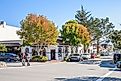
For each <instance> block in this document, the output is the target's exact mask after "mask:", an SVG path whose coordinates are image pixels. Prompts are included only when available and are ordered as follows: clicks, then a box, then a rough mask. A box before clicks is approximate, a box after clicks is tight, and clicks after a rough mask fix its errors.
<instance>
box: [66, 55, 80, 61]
mask: <svg viewBox="0 0 121 81" xmlns="http://www.w3.org/2000/svg"><path fill="white" fill-rule="evenodd" d="M80 60H81V55H80V54H71V55H70V56H69V58H68V61H71V62H72V61H77V62H79V61H80Z"/></svg>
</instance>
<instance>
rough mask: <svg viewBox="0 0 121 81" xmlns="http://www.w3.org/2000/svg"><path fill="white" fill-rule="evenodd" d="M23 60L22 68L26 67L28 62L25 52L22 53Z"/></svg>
mask: <svg viewBox="0 0 121 81" xmlns="http://www.w3.org/2000/svg"><path fill="white" fill-rule="evenodd" d="M21 57H22V58H21V59H22V66H25V62H26V54H25V53H24V52H23V53H21Z"/></svg>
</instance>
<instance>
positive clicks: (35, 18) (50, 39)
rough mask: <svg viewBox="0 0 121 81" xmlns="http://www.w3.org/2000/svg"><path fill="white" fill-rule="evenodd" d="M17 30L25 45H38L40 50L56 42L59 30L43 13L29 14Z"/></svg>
mask: <svg viewBox="0 0 121 81" xmlns="http://www.w3.org/2000/svg"><path fill="white" fill-rule="evenodd" d="M20 24H21V29H20V30H19V31H18V32H17V34H18V35H20V38H21V39H22V40H23V45H37V46H38V52H39V49H42V47H43V46H47V45H54V44H56V41H57V38H58V34H59V32H58V30H57V27H56V26H55V24H54V23H53V22H52V21H50V20H48V19H47V18H46V17H44V16H43V15H36V14H28V15H27V16H26V18H25V19H23V20H22V21H21V22H20Z"/></svg>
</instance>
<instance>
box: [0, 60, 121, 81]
mask: <svg viewBox="0 0 121 81" xmlns="http://www.w3.org/2000/svg"><path fill="white" fill-rule="evenodd" d="M92 61H93V62H92ZM7 66H8V67H6V68H4V69H0V80H1V81H27V80H29V81H111V80H113V81H121V76H120V72H121V70H119V69H118V68H115V65H114V64H112V62H111V59H110V58H108V59H104V58H102V59H100V60H99V59H98V60H94V59H93V60H92V59H90V60H88V61H86V62H46V63H31V66H28V67H27V66H25V67H22V65H21V63H8V64H7Z"/></svg>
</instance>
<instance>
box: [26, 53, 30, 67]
mask: <svg viewBox="0 0 121 81" xmlns="http://www.w3.org/2000/svg"><path fill="white" fill-rule="evenodd" d="M26 59H27V66H30V53H26Z"/></svg>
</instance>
